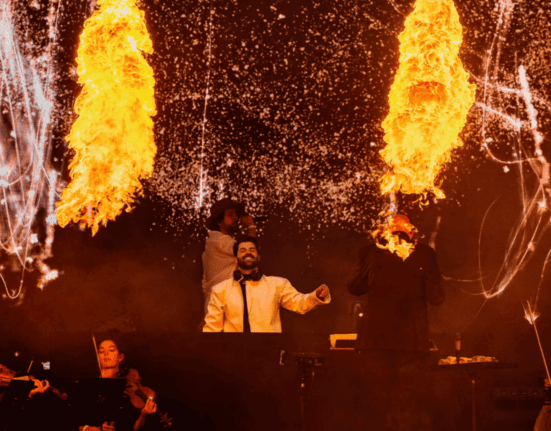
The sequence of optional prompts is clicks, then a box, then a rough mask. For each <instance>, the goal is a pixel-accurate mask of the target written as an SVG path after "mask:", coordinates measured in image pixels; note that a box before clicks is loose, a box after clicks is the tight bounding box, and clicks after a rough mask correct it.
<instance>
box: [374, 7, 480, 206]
mask: <svg viewBox="0 0 551 431" xmlns="http://www.w3.org/2000/svg"><path fill="white" fill-rule="evenodd" d="M399 39H400V65H399V68H398V72H397V73H396V77H395V80H394V83H393V84H392V87H391V89H390V95H389V104H390V110H389V113H388V116H387V117H386V119H385V120H384V121H383V124H382V126H383V129H384V130H385V136H384V140H385V142H386V143H387V145H386V147H385V148H384V149H383V150H382V151H381V155H382V157H383V159H384V160H385V162H386V163H387V164H388V166H389V167H390V169H389V171H388V172H387V173H386V174H385V175H384V176H383V177H382V178H381V190H382V192H383V194H388V193H393V192H398V191H401V192H402V193H408V194H423V195H426V193H427V192H432V193H434V194H435V196H436V197H437V198H444V197H445V196H444V192H443V191H442V190H441V189H440V188H439V187H438V185H436V183H435V182H436V178H437V176H438V174H439V172H440V171H441V168H442V166H443V165H444V164H445V163H446V162H448V161H449V160H450V155H451V152H452V150H453V149H454V148H457V147H459V146H461V145H462V141H461V139H460V138H459V133H460V132H461V130H462V129H463V127H464V125H465V122H466V119H467V114H468V112H469V109H470V108H471V106H472V105H473V103H474V100H475V90H476V85H474V84H469V75H468V73H467V72H466V71H465V69H464V68H463V65H462V63H461V60H460V59H459V57H458V53H459V48H460V46H461V43H462V40H463V35H462V28H461V24H460V23H459V16H458V14H457V11H456V9H455V6H454V4H453V2H452V0H417V2H416V3H415V7H414V10H413V12H412V13H411V14H410V15H409V16H408V17H407V18H406V22H405V29H404V31H403V32H402V33H401V34H400V36H399Z"/></svg>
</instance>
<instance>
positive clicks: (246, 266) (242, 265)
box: [237, 258, 258, 270]
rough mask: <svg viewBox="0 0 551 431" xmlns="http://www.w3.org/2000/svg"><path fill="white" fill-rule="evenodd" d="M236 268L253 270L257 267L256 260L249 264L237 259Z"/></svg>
mask: <svg viewBox="0 0 551 431" xmlns="http://www.w3.org/2000/svg"><path fill="white" fill-rule="evenodd" d="M237 266H238V267H239V268H240V269H246V270H249V269H255V268H257V267H258V258H256V259H253V260H251V261H250V262H245V260H241V259H237Z"/></svg>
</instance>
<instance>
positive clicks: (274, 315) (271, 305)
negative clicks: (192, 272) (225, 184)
mask: <svg viewBox="0 0 551 431" xmlns="http://www.w3.org/2000/svg"><path fill="white" fill-rule="evenodd" d="M259 251H260V250H259V247H258V242H257V240H256V238H253V237H249V236H245V237H243V238H240V239H239V240H238V241H237V242H236V243H235V245H234V247H233V252H234V255H235V256H236V257H237V267H238V268H237V270H235V272H234V273H233V277H232V278H229V279H228V280H225V281H223V282H221V283H219V284H217V285H216V286H215V287H214V288H213V290H212V295H211V298H210V302H209V305H208V313H207V316H206V317H205V326H204V327H203V332H281V319H280V315H279V310H280V307H283V308H286V309H287V310H291V311H294V312H296V313H300V314H304V313H307V312H308V311H310V310H313V309H314V308H316V307H317V306H318V305H320V304H328V303H329V302H330V301H331V296H330V294H329V288H328V287H327V286H326V285H324V284H323V285H321V286H320V287H318V288H317V289H316V290H315V291H314V292H312V293H308V294H303V293H299V292H298V291H297V290H296V289H295V288H294V287H293V286H292V285H291V283H290V282H289V281H288V280H286V279H284V278H281V277H272V276H265V275H263V274H262V272H261V271H260V269H259V267H258V264H259V262H260V253H259Z"/></svg>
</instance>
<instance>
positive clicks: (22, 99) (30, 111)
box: [0, 2, 59, 303]
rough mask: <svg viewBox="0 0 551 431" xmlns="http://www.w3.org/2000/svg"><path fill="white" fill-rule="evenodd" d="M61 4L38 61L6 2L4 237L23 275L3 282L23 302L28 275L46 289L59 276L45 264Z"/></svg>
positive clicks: (1, 38) (1, 21) (2, 46)
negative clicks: (34, 273) (13, 283)
mask: <svg viewBox="0 0 551 431" xmlns="http://www.w3.org/2000/svg"><path fill="white" fill-rule="evenodd" d="M58 6H59V5H58V4H57V2H52V3H51V5H50V8H49V13H48V18H47V22H48V41H47V45H46V47H45V49H44V52H43V55H42V56H41V57H40V58H34V57H32V55H30V54H23V52H22V49H21V46H22V45H21V40H20V35H19V34H18V33H17V32H16V30H15V16H16V15H15V11H14V5H13V4H12V3H11V2H2V3H1V4H0V28H2V32H0V69H1V77H0V93H1V95H0V97H1V99H2V101H1V105H2V106H1V108H2V111H3V113H4V116H3V117H2V118H0V165H1V166H0V175H1V177H2V179H1V180H0V186H1V187H2V190H1V200H0V208H1V209H0V236H1V246H2V249H3V250H4V251H5V252H6V253H7V254H8V256H9V259H10V260H11V261H12V266H13V263H15V262H17V264H18V265H17V266H18V267H19V271H20V277H19V284H18V286H17V287H16V288H12V287H10V286H8V285H7V284H6V281H5V278H4V277H3V276H2V281H3V283H4V287H5V289H6V294H5V295H4V297H9V298H10V299H17V298H19V299H20V301H19V303H21V299H22V297H23V294H22V292H23V282H24V277H25V273H26V272H27V271H31V270H33V269H34V268H38V269H39V271H40V272H41V277H40V281H39V287H40V288H42V287H44V285H45V284H46V283H47V282H48V281H50V280H53V279H55V278H56V277H57V275H58V274H57V271H55V270H54V271H52V270H51V269H50V268H49V266H48V265H47V264H45V263H44V260H45V259H47V258H49V257H50V256H51V245H52V243H53V240H54V229H53V225H55V223H56V220H55V215H54V213H53V204H52V202H53V199H55V194H56V183H57V179H58V176H59V173H58V172H56V171H55V169H54V168H53V166H52V162H51V160H50V158H51V151H52V142H51V127H52V107H53V100H54V88H53V77H54V73H53V72H54V71H53V68H54V66H53V51H54V49H55V46H54V45H55V42H56V37H57V17H58V14H59V10H58ZM6 113H7V115H6ZM39 213H40V214H45V215H40V216H39ZM2 269H4V268H3V267H2Z"/></svg>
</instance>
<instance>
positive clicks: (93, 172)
mask: <svg viewBox="0 0 551 431" xmlns="http://www.w3.org/2000/svg"><path fill="white" fill-rule="evenodd" d="M97 3H98V6H99V9H98V10H97V11H96V12H95V13H94V14H93V15H92V16H91V17H90V18H89V19H88V20H87V21H86V23H85V25H84V30H83V32H82V35H81V38H80V44H79V48H78V58H77V64H78V68H77V73H78V82H79V84H81V85H82V86H83V88H82V92H81V93H80V95H79V96H78V98H77V100H76V102H75V113H76V114H77V115H78V118H77V119H76V121H75V122H74V124H73V126H72V128H71V132H70V134H69V135H68V136H67V137H66V139H67V141H68V142H69V148H70V149H72V150H73V151H74V157H73V159H72V161H71V163H70V165H69V168H70V176H71V182H70V183H69V185H68V186H67V187H66V188H65V189H64V190H63V193H62V195H61V200H60V202H58V204H57V219H58V223H59V225H60V226H62V227H64V226H66V225H67V224H68V223H69V222H75V223H80V224H81V225H84V226H89V227H91V228H92V233H93V234H95V233H96V232H97V230H98V228H99V226H100V225H104V226H105V225H106V223H107V221H108V220H114V219H115V217H117V216H118V215H119V214H120V213H121V212H122V211H123V210H124V209H126V211H130V210H131V209H132V203H133V201H134V198H135V196H136V194H139V193H141V191H142V184H141V182H140V180H142V179H144V178H147V177H149V176H150V175H151V174H152V173H153V165H154V158H155V154H156V151H157V149H156V146H155V143H154V136H153V120H152V118H151V117H152V116H154V115H156V107H155V99H154V86H155V80H154V77H153V70H152V69H151V67H150V66H149V64H148V63H147V61H146V59H145V58H144V53H147V54H150V53H152V52H153V46H152V43H151V39H150V38H149V34H148V32H147V28H146V25H145V15H144V13H143V11H141V10H140V9H138V7H137V0H98V2H97Z"/></svg>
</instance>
